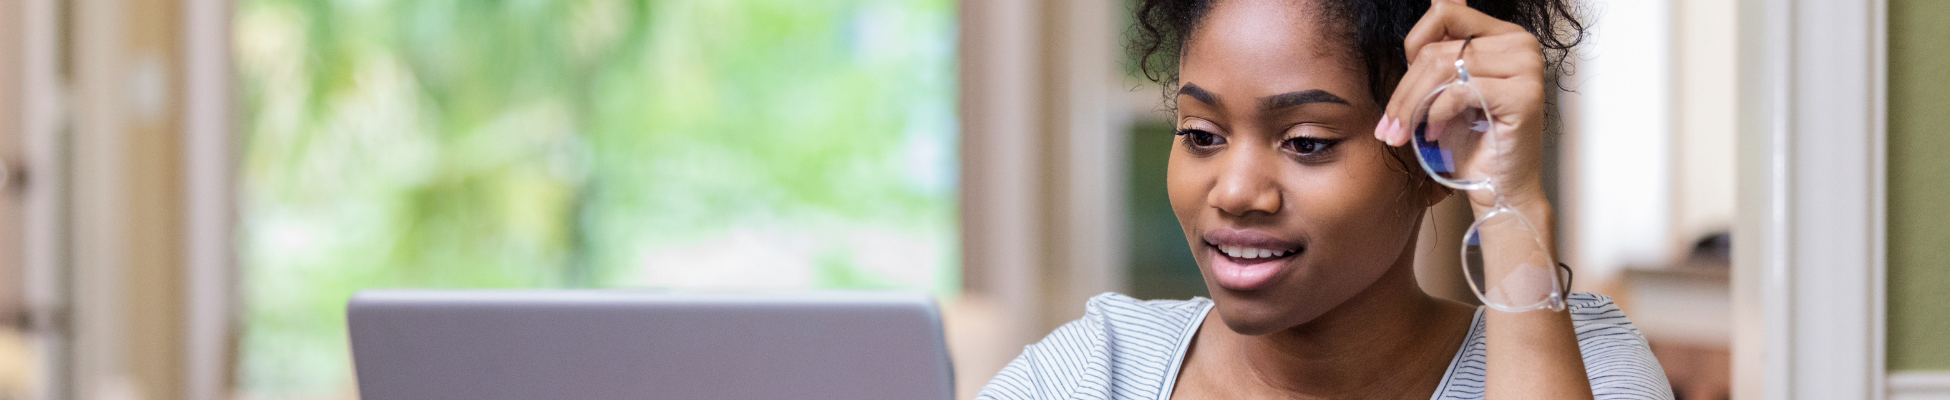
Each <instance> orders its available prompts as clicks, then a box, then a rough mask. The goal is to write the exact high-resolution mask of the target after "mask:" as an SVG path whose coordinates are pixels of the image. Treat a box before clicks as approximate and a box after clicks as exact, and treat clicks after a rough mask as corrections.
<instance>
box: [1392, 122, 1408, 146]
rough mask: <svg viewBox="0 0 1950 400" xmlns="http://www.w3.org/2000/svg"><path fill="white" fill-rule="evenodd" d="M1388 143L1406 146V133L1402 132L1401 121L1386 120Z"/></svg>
mask: <svg viewBox="0 0 1950 400" xmlns="http://www.w3.org/2000/svg"><path fill="white" fill-rule="evenodd" d="M1388 143H1391V144H1394V145H1396V146H1400V145H1404V144H1408V132H1403V131H1402V120H1399V119H1394V118H1389V119H1388Z"/></svg>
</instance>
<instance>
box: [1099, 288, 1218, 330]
mask: <svg viewBox="0 0 1950 400" xmlns="http://www.w3.org/2000/svg"><path fill="white" fill-rule="evenodd" d="M1211 307H1212V300H1211V299H1207V298H1204V297H1193V298H1191V299H1190V300H1139V299H1137V298H1134V297H1131V296H1126V295H1124V294H1123V293H1117V292H1106V293H1104V294H1100V295H1096V296H1094V297H1091V298H1090V301H1087V302H1084V306H1083V316H1084V318H1093V317H1094V318H1101V319H1103V320H1104V322H1107V323H1115V324H1170V325H1178V324H1184V323H1188V322H1190V319H1191V318H1196V317H1200V316H1203V315H1205V310H1206V309H1208V308H1211Z"/></svg>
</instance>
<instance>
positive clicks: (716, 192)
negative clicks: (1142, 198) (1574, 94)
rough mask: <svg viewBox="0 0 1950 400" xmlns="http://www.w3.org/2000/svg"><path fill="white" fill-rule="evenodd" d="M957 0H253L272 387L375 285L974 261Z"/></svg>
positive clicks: (262, 386) (319, 360) (253, 336)
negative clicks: (966, 219)
mask: <svg viewBox="0 0 1950 400" xmlns="http://www.w3.org/2000/svg"><path fill="white" fill-rule="evenodd" d="M954 10H955V4H954V3H953V2H952V1H949V0H881V1H875V0H835V1H799V0H641V1H629V0H563V1H543V0H535V1H512V0H511V1H462V0H445V1H441V0H423V1H384V0H243V1H241V2H239V4H238V6H237V16H236V21H235V23H236V25H235V28H236V29H235V37H236V56H237V60H238V70H239V74H240V76H239V82H240V86H241V88H242V91H243V92H242V93H243V98H244V105H243V107H244V114H245V116H246V117H245V122H244V123H243V125H242V130H243V132H244V133H243V135H244V145H243V157H244V159H243V162H242V163H243V164H242V167H241V174H242V176H241V177H240V185H239V186H240V190H241V191H242V193H241V201H240V203H241V207H242V210H241V221H242V222H241V224H242V226H241V232H242V236H241V237H242V239H241V241H242V243H240V245H241V247H242V249H241V252H242V257H241V261H242V268H243V277H242V279H243V285H244V286H243V290H244V296H245V309H246V311H245V317H244V322H243V325H244V335H243V338H242V343H241V354H240V357H241V359H240V360H239V371H238V374H239V375H238V382H239V385H240V386H241V389H242V390H244V391H245V392H246V393H247V394H248V395H249V396H251V397H253V398H320V397H349V396H351V395H352V392H351V388H352V381H351V374H350V372H351V368H350V364H349V358H348V354H349V351H348V348H347V346H346V342H345V337H344V322H343V321H344V314H343V312H344V304H345V301H346V299H347V298H348V297H349V296H350V295H351V293H352V292H354V291H356V290H359V289H364V288H375V287H435V288H528V287H771V288H784V287H792V288H799V287H816V288H904V289H918V290H928V291H932V292H935V293H937V294H943V295H948V294H952V293H953V292H955V291H956V290H958V288H959V287H960V272H959V267H958V265H957V263H958V262H959V261H958V260H959V250H958V248H957V243H958V239H957V237H956V235H957V229H956V203H955V199H956V198H957V194H956V188H957V182H956V177H957V175H958V174H957V171H956V168H957V165H958V164H957V162H956V160H955V156H956V154H957V151H956V148H955V146H956V145H955V144H956V143H957V136H956V135H957V132H956V129H957V128H956V127H957V123H956V120H955V118H956V113H955V99H956V94H955V88H956V86H955V85H956V75H955V74H956V71H955V69H954V68H955V59H954V57H955V54H956V52H955V48H954V46H955V33H954V32H955V27H954V22H955V19H954Z"/></svg>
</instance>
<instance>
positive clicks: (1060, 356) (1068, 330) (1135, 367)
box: [976, 293, 1673, 400]
mask: <svg viewBox="0 0 1950 400" xmlns="http://www.w3.org/2000/svg"><path fill="white" fill-rule="evenodd" d="M1570 309H1571V321H1572V324H1573V325H1575V327H1576V330H1577V332H1578V348H1579V349H1580V350H1582V352H1583V354H1584V368H1585V374H1586V375H1588V376H1590V378H1591V392H1592V393H1593V394H1595V395H1597V398H1598V399H1672V398H1673V396H1672V389H1671V385H1669V384H1668V383H1667V382H1666V375H1665V372H1664V371H1663V370H1661V369H1660V368H1659V361H1658V360H1655V359H1653V358H1652V350H1651V349H1650V348H1649V347H1647V346H1646V343H1645V337H1644V336H1643V335H1641V334H1639V331H1638V329H1637V328H1634V327H1632V322H1631V321H1629V320H1626V319H1625V313H1624V312H1622V311H1619V310H1618V306H1617V305H1616V304H1612V301H1611V298H1610V297H1605V296H1599V295H1593V294H1589V293H1576V294H1572V295H1571V301H1570ZM1211 311H1212V300H1209V299H1206V298H1203V297H1194V298H1192V299H1191V300H1151V301H1142V300H1137V299H1133V298H1130V297H1129V296H1125V295H1121V294H1117V293H1105V294H1102V295H1098V296H1097V297H1093V298H1091V299H1090V302H1089V303H1088V305H1087V306H1086V307H1085V311H1084V315H1083V319H1079V320H1076V321H1073V322H1070V323H1068V324H1064V325H1063V327H1061V328H1057V329H1056V331H1055V332H1051V333H1050V334H1049V337H1045V338H1043V341H1042V342H1038V343H1036V344H1032V345H1029V346H1027V347H1024V348H1023V350H1022V355H1020V356H1016V359H1015V361H1012V362H1010V363H1009V365H1008V366H1007V367H1003V368H1002V372H1000V373H997V374H996V375H995V379H992V380H990V381H989V384H988V385H987V386H983V387H982V392H981V394H979V395H977V396H976V398H977V399H995V400H1016V399H1102V400H1109V399H1119V400H1149V399H1158V400H1165V399H1169V398H1170V397H1171V388H1172V385H1173V384H1174V383H1176V382H1177V380H1178V368H1179V366H1180V365H1182V364H1183V363H1184V361H1185V351H1186V349H1187V348H1188V347H1189V346H1190V345H1191V342H1192V336H1193V334H1195V333H1197V332H1198V327H1199V325H1200V323H1201V322H1202V321H1204V320H1205V314H1206V313H1208V312H1211ZM1486 342H1487V337H1485V336H1484V334H1483V309H1482V308H1481V307H1478V308H1477V309H1476V317H1475V319H1474V321H1472V322H1471V323H1470V328H1469V339H1468V340H1464V341H1463V345H1462V348H1461V349H1458V350H1457V351H1456V356H1455V358H1453V359H1451V360H1450V362H1449V369H1448V371H1447V372H1444V373H1443V376H1442V383H1441V385H1440V386H1438V387H1437V388H1436V391H1435V396H1434V398H1435V399H1437V400H1446V399H1481V398H1483V382H1484V378H1483V371H1484V364H1485V363H1486V362H1487V361H1488V358H1489V353H1488V351H1486V350H1485V347H1486Z"/></svg>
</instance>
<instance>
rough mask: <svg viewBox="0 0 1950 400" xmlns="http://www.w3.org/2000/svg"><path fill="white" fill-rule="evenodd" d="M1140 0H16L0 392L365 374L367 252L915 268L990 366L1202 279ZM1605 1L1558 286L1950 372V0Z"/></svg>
mask: <svg viewBox="0 0 1950 400" xmlns="http://www.w3.org/2000/svg"><path fill="white" fill-rule="evenodd" d="M1130 4H1131V2H1130V1H1128V0H960V1H957V0H816V1H810V0H0V167H4V168H0V400H29V399H32V400H64V399H86V400H171V399H239V400H335V399H354V398H357V391H356V387H355V385H354V380H353V374H352V367H351V363H350V352H349V349H348V344H347V339H346V335H345V314H344V308H345V304H346V300H347V299H348V298H349V296H350V295H351V294H352V293H353V292H354V291H357V290H361V289H367V288H622V289H663V288H675V289H739V290H774V289H863V290H908V291H921V292H926V293H930V294H932V295H934V296H936V297H937V298H938V299H939V300H940V304H941V306H942V308H943V316H944V319H945V324H946V327H945V329H946V332H947V338H948V342H949V347H950V350H951V352H952V354H953V356H954V358H955V371H956V373H957V376H956V380H957V385H958V394H959V396H960V397H962V398H970V397H972V396H973V395H974V393H975V390H976V389H978V388H979V386H980V385H981V384H983V383H985V382H987V380H988V379H989V377H990V376H992V375H993V374H994V373H995V372H996V371H997V370H999V369H1000V368H1001V367H1002V366H1003V364H1005V363H1006V362H1008V361H1009V360H1010V359H1011V358H1013V357H1014V356H1015V355H1016V354H1017V353H1018V352H1019V351H1020V349H1021V346H1023V345H1025V344H1028V343H1032V342H1034V341H1035V340H1037V339H1039V338H1040V337H1041V336H1042V335H1043V334H1045V333H1047V332H1049V331H1050V330H1051V329H1053V328H1055V327H1056V326H1058V325H1061V324H1062V323H1065V322H1068V321H1070V320H1073V319H1076V318H1077V317H1079V316H1080V315H1081V313H1082V310H1083V302H1084V300H1085V299H1087V298H1089V297H1090V296H1093V295H1096V294H1098V293H1102V292H1106V291H1119V292H1124V293H1128V294H1131V295H1133V296H1136V297H1140V298H1180V299H1182V298H1188V297H1191V296H1203V295H1205V285H1204V283H1203V281H1202V280H1201V278H1200V276H1199V273H1198V270H1197V266H1196V265H1195V264H1194V263H1193V261H1192V259H1191V255H1190V253H1189V251H1188V250H1187V246H1186V242H1185V239H1184V236H1183V233H1182V231H1181V230H1180V229H1179V226H1178V224H1177V220H1176V219H1175V217H1174V216H1173V214H1172V212H1171V209H1170V207H1169V202H1168V200H1167V198H1166V194H1165V190H1164V178H1163V177H1164V173H1165V161H1166V156H1167V154H1168V153H1169V151H1170V147H1171V140H1172V135H1171V132H1172V130H1173V127H1172V120H1171V117H1172V115H1171V114H1170V112H1169V109H1168V107H1166V105H1165V104H1164V103H1162V100H1163V97H1162V96H1161V90H1162V89H1161V88H1159V87H1158V86H1157V85H1155V84H1152V83H1149V82H1146V81H1144V80H1143V79H1142V77H1141V76H1139V75H1138V74H1137V73H1136V69H1135V67H1134V66H1133V65H1131V63H1130V62H1129V60H1128V58H1127V57H1126V55H1125V53H1124V51H1123V50H1122V47H1121V40H1122V38H1123V35H1124V34H1125V28H1126V27H1127V25H1128V23H1129V16H1128V15H1127V14H1128V13H1129V7H1130ZM1581 5H1582V7H1583V8H1582V10H1581V11H1582V12H1583V13H1584V14H1585V15H1587V16H1588V17H1587V18H1588V20H1587V22H1588V23H1589V24H1590V25H1591V26H1592V28H1593V29H1592V30H1591V33H1592V35H1591V36H1589V37H1587V38H1586V41H1585V42H1584V44H1583V45H1582V46H1580V50H1579V51H1578V53H1577V54H1576V55H1574V60H1573V63H1572V65H1573V66H1574V67H1575V68H1574V69H1572V70H1567V71H1563V74H1562V75H1560V77H1559V80H1560V81H1561V82H1560V83H1561V85H1560V86H1562V87H1563V88H1564V89H1566V90H1563V91H1555V92H1554V93H1552V96H1553V97H1552V98H1553V103H1554V104H1555V105H1556V111H1555V115H1556V116H1558V117H1559V118H1558V121H1557V123H1556V124H1555V125H1554V126H1553V129H1552V131H1553V132H1551V133H1549V135H1550V136H1549V137H1548V139H1547V141H1546V179H1547V186H1549V187H1548V188H1547V189H1546V190H1547V192H1548V193H1549V196H1551V197H1552V199H1553V200H1554V203H1555V204H1556V205H1557V207H1558V216H1559V218H1558V220H1557V222H1558V224H1560V226H1559V227H1558V229H1556V230H1555V231H1556V232H1558V234H1559V237H1558V238H1557V241H1558V243H1559V245H1560V249H1561V250H1562V252H1563V254H1562V258H1563V261H1565V262H1566V263H1567V264H1569V265H1571V266H1573V268H1575V269H1576V281H1575V286H1574V288H1573V289H1574V290H1576V291H1583V292H1595V293H1600V294H1606V295H1611V296H1613V297H1614V298H1616V299H1617V300H1618V302H1619V303H1620V305H1621V306H1622V307H1623V309H1624V310H1625V311H1626V312H1627V313H1628V314H1629V315H1630V316H1631V318H1632V319H1633V321H1634V322H1635V323H1636V324H1637V326H1638V328H1639V329H1640V330H1641V331H1642V332H1643V333H1644V334H1645V336H1646V338H1647V339H1648V341H1649V342H1650V343H1651V345H1652V347H1653V350H1654V353H1655V354H1656V355H1657V356H1658V357H1659V359H1660V362H1661V364H1662V366H1663V367H1664V368H1665V369H1666V371H1667V374H1668V377H1669V378H1670V379H1671V380H1672V383H1673V385H1674V389H1675V392H1676V393H1678V394H1679V397H1680V398H1682V399H1718V398H1736V397H1737V398H1743V399H1758V398H1790V397H1802V398H1890V399H1950V336H1947V335H1946V334H1945V333H1943V332H1950V300H1945V299H1944V298H1941V297H1940V295H1937V293H1944V292H1950V242H1946V239H1944V238H1946V237H1950V206H1946V205H1944V204H1943V203H1942V202H1941V201H1934V200H1937V199H1942V198H1945V197H1950V179H1943V178H1942V176H1944V175H1945V174H1950V158H1946V157H1943V155H1945V154H1950V135H1946V133H1945V132H1943V130H1942V128H1941V127H1943V126H1950V117H1947V116H1946V114H1944V113H1942V112H1940V111H1939V110H1938V109H1939V108H1941V107H1943V106H1945V105H1950V80H1947V79H1945V77H1950V28H1946V27H1950V3H1945V2H1937V1H1931V0H1782V1H1762V0H1684V1H1681V0H1649V1H1628V0H1585V1H1584V2H1583V3H1581ZM1471 218H1472V217H1471V216H1470V215H1469V214H1468V209H1467V207H1466V205H1464V204H1461V203H1460V202H1458V201H1450V202H1448V203H1444V204H1442V205H1438V206H1436V207H1435V208H1434V209H1433V211H1432V212H1431V213H1430V215H1429V217H1428V219H1427V220H1425V223H1424V228H1423V235H1422V243H1420V244H1418V247H1419V248H1420V249H1421V250H1420V251H1421V256H1420V257H1419V258H1418V266H1417V269H1418V272H1417V275H1418V279H1419V280H1420V281H1421V283H1422V285H1423V286H1424V288H1425V289H1426V290H1428V291H1429V292H1431V293H1433V294H1436V295H1438V296H1442V297H1446V298H1451V299H1454V300H1457V301H1463V302H1470V303H1474V302H1476V299H1475V298H1474V297H1473V296H1470V295H1469V294H1468V292H1467V290H1468V289H1467V288H1466V287H1465V286H1463V283H1462V281H1461V274H1460V268H1459V267H1458V266H1457V262H1458V261H1457V258H1458V249H1456V248H1455V247H1454V246H1456V245H1457V243H1458V241H1456V240H1454V238H1456V237H1460V235H1461V231H1462V230H1463V229H1464V228H1465V227H1466V226H1467V225H1468V224H1469V221H1470V220H1471ZM1445 246H1447V247H1445ZM1837 371H1839V372H1837ZM1837 394H1839V395H1837Z"/></svg>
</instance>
